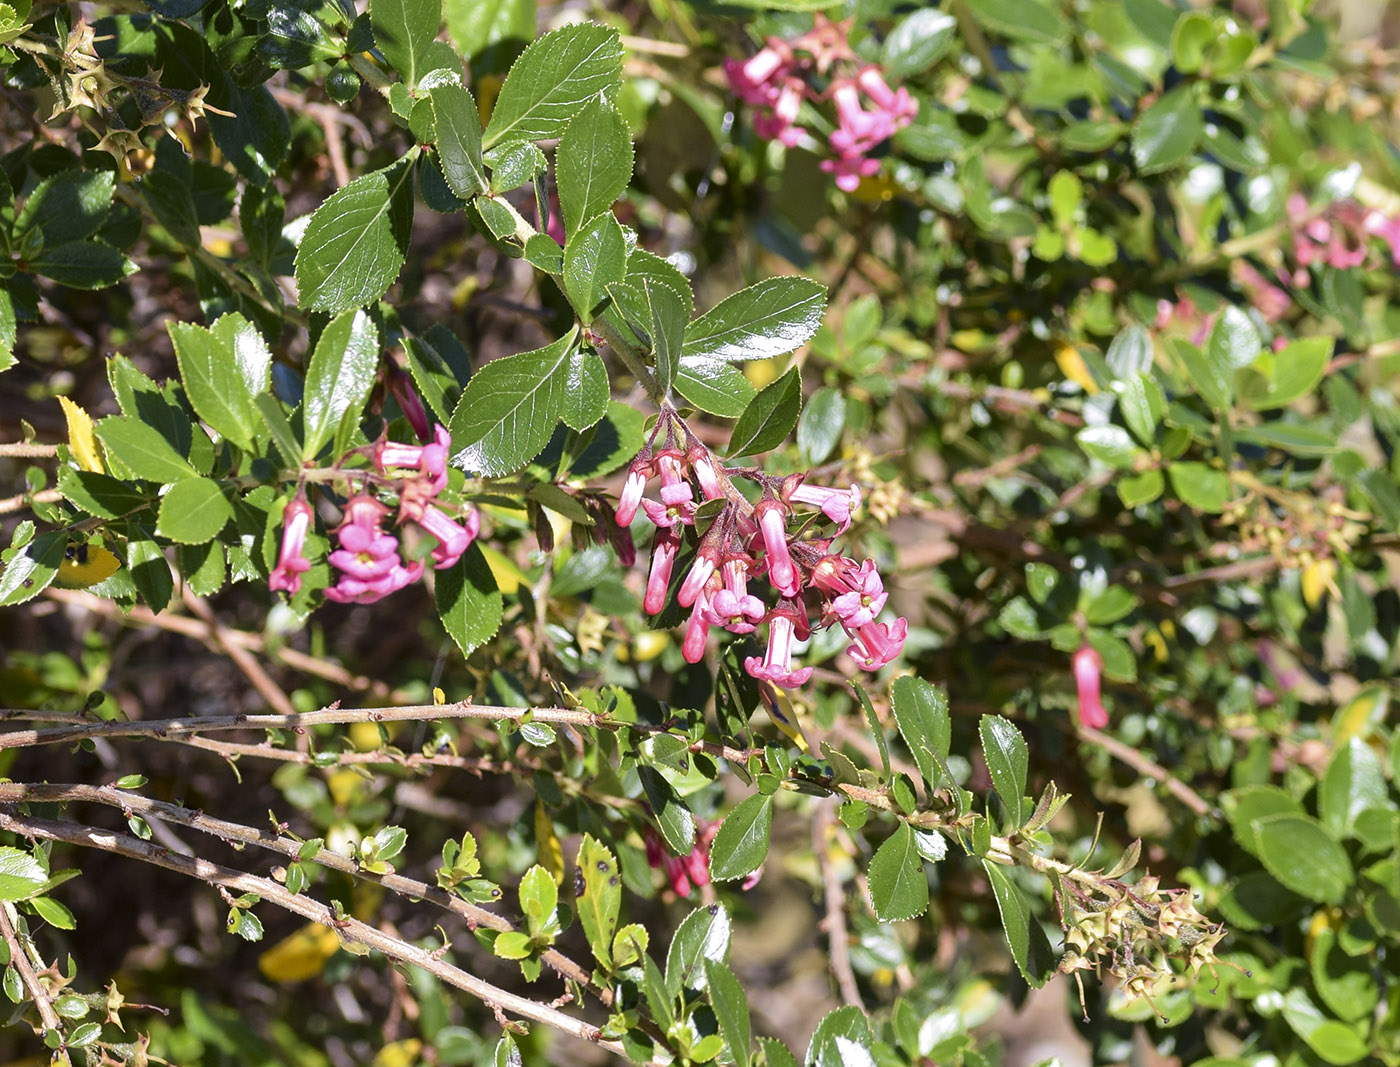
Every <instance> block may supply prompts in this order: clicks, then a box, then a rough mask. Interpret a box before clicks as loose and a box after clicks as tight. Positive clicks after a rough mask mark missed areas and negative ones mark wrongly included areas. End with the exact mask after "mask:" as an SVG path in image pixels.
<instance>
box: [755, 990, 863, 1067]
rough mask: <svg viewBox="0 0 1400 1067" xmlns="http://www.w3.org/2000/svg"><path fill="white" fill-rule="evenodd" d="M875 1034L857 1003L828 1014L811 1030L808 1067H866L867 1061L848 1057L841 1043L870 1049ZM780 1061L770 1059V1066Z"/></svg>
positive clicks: (806, 1062) (807, 1058)
mask: <svg viewBox="0 0 1400 1067" xmlns="http://www.w3.org/2000/svg"><path fill="white" fill-rule="evenodd" d="M873 1039H874V1035H873V1034H872V1033H871V1030H870V1020H869V1019H867V1018H866V1016H865V1012H864V1011H862V1010H861V1009H860V1008H858V1007H856V1006H855V1005H854V1004H848V1005H846V1006H845V1007H842V1008H837V1009H835V1010H834V1011H830V1012H827V1014H826V1015H825V1016H823V1017H822V1020H821V1022H819V1023H817V1028H816V1029H815V1030H813V1031H812V1040H811V1042H810V1043H809V1044H808V1045H807V1056H806V1059H805V1061H804V1062H805V1064H806V1067H865V1064H866V1063H867V1062H868V1061H862V1060H857V1059H856V1058H855V1057H850V1058H847V1056H846V1055H844V1054H843V1051H844V1050H843V1049H842V1047H841V1045H840V1044H839V1043H838V1042H848V1043H849V1044H851V1045H854V1046H855V1047H856V1048H859V1049H862V1050H865V1049H869V1047H870V1044H871V1042H872V1040H873ZM776 1062H777V1061H774V1060H770V1063H776Z"/></svg>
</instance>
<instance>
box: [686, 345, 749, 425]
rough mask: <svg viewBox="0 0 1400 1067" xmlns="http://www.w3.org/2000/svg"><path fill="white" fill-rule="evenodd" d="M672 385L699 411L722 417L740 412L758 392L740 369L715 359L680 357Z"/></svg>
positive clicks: (731, 417) (734, 415)
mask: <svg viewBox="0 0 1400 1067" xmlns="http://www.w3.org/2000/svg"><path fill="white" fill-rule="evenodd" d="M672 385H673V386H674V388H675V390H676V392H678V393H680V394H681V396H683V397H685V399H687V400H689V401H690V402H691V403H692V404H694V405H695V406H696V407H697V408H699V409H700V410H701V411H704V412H708V413H709V414H711V415H718V416H720V417H721V418H725V419H733V418H737V417H738V416H740V415H742V414H743V413H744V409H745V408H746V407H747V406H748V405H749V402H750V401H751V400H753V398H754V397H755V396H757V395H758V390H757V389H755V388H754V387H753V385H752V383H751V382H750V381H749V380H748V378H746V377H744V372H743V371H741V370H740V369H739V368H738V367H736V366H734V365H733V364H732V363H722V362H720V361H719V360H715V359H696V358H694V357H685V356H682V357H681V362H680V367H679V369H678V370H677V371H676V380H675V381H674V382H673V383H672Z"/></svg>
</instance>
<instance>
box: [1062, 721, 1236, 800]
mask: <svg viewBox="0 0 1400 1067" xmlns="http://www.w3.org/2000/svg"><path fill="white" fill-rule="evenodd" d="M1079 733H1080V735H1081V736H1082V737H1084V738H1085V739H1086V740H1089V741H1092V742H1093V743H1094V744H1096V745H1100V746H1102V748H1103V749H1104V751H1105V752H1107V753H1108V754H1109V755H1110V756H1112V757H1113V758H1114V759H1116V760H1118V761H1119V762H1121V763H1126V764H1127V765H1128V766H1129V767H1131V768H1133V770H1135V771H1137V772H1138V773H1139V774H1141V775H1142V776H1143V777H1145V778H1154V779H1156V780H1157V781H1159V782H1161V783H1162V784H1163V785H1164V786H1165V787H1166V789H1167V792H1168V793H1170V794H1171V795H1172V796H1174V797H1176V799H1177V800H1179V801H1181V802H1182V803H1183V804H1185V805H1186V806H1187V807H1188V808H1190V809H1191V810H1192V811H1194V812H1195V813H1196V814H1197V815H1202V816H1205V817H1206V818H1209V819H1214V820H1216V821H1219V819H1220V810H1219V809H1218V808H1216V807H1214V806H1213V805H1212V804H1211V803H1210V801H1208V800H1206V798H1205V797H1203V796H1201V794H1200V793H1198V792H1196V791H1195V790H1194V789H1192V788H1191V787H1190V786H1189V785H1187V784H1186V783H1185V782H1183V781H1182V780H1181V779H1179V778H1176V777H1174V776H1173V775H1172V773H1171V772H1170V771H1168V770H1167V769H1166V768H1165V767H1163V766H1161V765H1160V764H1157V763H1154V762H1152V760H1150V759H1148V758H1147V757H1146V756H1145V755H1143V754H1142V753H1141V752H1139V751H1138V750H1137V749H1135V748H1133V746H1132V745H1128V744H1125V743H1124V742H1122V741H1120V740H1118V738H1116V737H1110V736H1109V735H1108V734H1105V733H1101V732H1100V731H1098V730H1095V729H1094V728H1093V727H1092V726H1080V727H1079Z"/></svg>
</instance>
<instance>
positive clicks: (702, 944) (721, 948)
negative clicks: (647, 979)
mask: <svg viewBox="0 0 1400 1067" xmlns="http://www.w3.org/2000/svg"><path fill="white" fill-rule="evenodd" d="M729 937H730V926H729V913H728V912H727V911H725V910H724V905H723V904H711V905H709V906H708V907H704V908H696V909H695V910H694V911H692V912H691V913H690V914H689V915H687V916H686V917H685V918H684V919H683V920H682V921H681V924H680V926H678V927H677V928H676V934H675V936H674V937H673V938H672V939H671V947H670V949H668V950H667V952H666V992H667V994H669V995H670V996H671V997H678V996H680V994H681V990H683V989H696V990H704V989H705V987H706V982H707V978H706V974H705V961H706V960H714V961H715V962H717V963H723V962H724V961H725V957H726V956H728V955H729Z"/></svg>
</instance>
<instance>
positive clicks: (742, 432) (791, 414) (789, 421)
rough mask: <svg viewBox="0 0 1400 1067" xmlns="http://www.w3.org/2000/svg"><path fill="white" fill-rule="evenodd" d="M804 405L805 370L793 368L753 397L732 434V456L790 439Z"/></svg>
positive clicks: (768, 447)
mask: <svg viewBox="0 0 1400 1067" xmlns="http://www.w3.org/2000/svg"><path fill="white" fill-rule="evenodd" d="M801 408H802V374H801V371H800V370H799V369H798V368H797V367H791V368H789V370H788V372H787V373H786V374H784V375H783V376H782V377H781V378H779V379H778V380H777V381H774V382H770V383H769V384H768V385H767V386H765V387H764V388H763V389H762V390H761V391H760V392H759V394H758V395H757V396H755V397H754V398H753V399H752V400H750V401H749V405H748V407H746V408H744V413H743V414H742V415H740V416H739V421H738V422H736V423H735V424H734V432H733V433H732V434H731V435H730V438H729V455H730V458H738V457H740V456H751V455H754V454H756V453H759V452H767V451H769V450H770V449H774V448H777V447H778V445H780V444H782V443H783V441H785V440H786V439H787V436H788V434H789V433H791V432H792V428H793V426H794V425H795V424H796V422H797V415H798V412H799V411H800V410H801Z"/></svg>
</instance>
